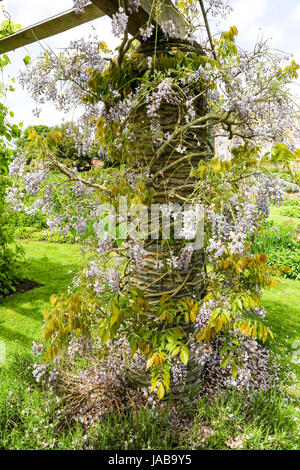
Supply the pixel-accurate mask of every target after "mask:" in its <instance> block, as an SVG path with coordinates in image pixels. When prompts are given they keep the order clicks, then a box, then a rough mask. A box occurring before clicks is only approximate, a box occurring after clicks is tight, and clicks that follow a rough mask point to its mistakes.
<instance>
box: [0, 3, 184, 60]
mask: <svg viewBox="0 0 300 470" xmlns="http://www.w3.org/2000/svg"><path fill="white" fill-rule="evenodd" d="M124 3H125V5H126V4H127V3H128V0H125V2H124ZM151 7H152V1H151V0H141V5H140V7H139V9H138V11H137V12H136V11H135V12H133V13H132V14H131V15H130V16H129V19H128V31H129V33H130V34H131V35H132V36H135V35H136V34H137V33H138V30H139V28H141V27H143V26H145V25H146V24H147V22H148V21H149V17H151ZM118 9H119V1H118V0H91V2H90V3H89V4H88V5H87V6H86V7H85V9H84V13H80V14H75V11H74V9H71V10H67V11H65V12H62V13H60V14H58V15H56V16H53V17H51V18H47V19H45V20H43V21H41V22H39V23H36V24H34V25H32V26H29V27H27V28H24V29H21V30H20V31H18V32H16V33H14V34H11V35H9V36H7V37H5V38H3V39H1V40H0V54H3V53H6V52H9V51H12V50H14V49H18V48H19V47H22V46H26V45H28V44H32V43H34V42H37V41H40V40H42V39H46V38H48V37H51V36H54V35H55V34H59V33H63V32H64V31H67V30H69V29H72V28H75V27H76V26H79V25H81V24H84V23H87V22H89V21H92V20H95V19H97V18H101V17H102V16H109V17H112V16H113V15H114V14H115V13H116V12H117V11H118ZM168 20H171V21H172V22H173V24H174V25H175V35H176V36H177V37H178V38H184V37H185V36H186V31H187V24H186V22H185V20H184V18H183V17H182V16H181V14H180V13H179V12H178V10H177V9H176V7H175V6H174V4H173V3H172V1H171V0H163V2H162V9H161V13H160V15H159V19H157V26H158V27H160V26H161V24H162V23H163V22H165V21H168ZM151 23H152V24H154V25H155V24H156V20H155V18H153V19H151Z"/></svg>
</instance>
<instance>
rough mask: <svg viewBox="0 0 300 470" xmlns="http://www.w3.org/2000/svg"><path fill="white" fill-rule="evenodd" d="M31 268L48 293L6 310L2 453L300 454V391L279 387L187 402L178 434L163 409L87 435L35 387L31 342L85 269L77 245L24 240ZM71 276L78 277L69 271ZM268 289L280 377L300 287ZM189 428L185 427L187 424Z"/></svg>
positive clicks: (11, 303)
mask: <svg viewBox="0 0 300 470" xmlns="http://www.w3.org/2000/svg"><path fill="white" fill-rule="evenodd" d="M22 245H23V247H24V249H25V251H26V255H27V257H28V258H29V259H31V262H30V263H29V264H28V266H27V268H26V269H27V273H28V275H27V276H26V277H27V278H29V279H30V280H33V281H36V282H39V283H40V284H42V287H39V288H37V289H35V290H33V291H30V292H27V293H25V294H18V295H15V296H13V297H10V298H8V299H6V300H5V302H3V303H2V304H1V305H0V340H2V341H5V344H6V346H7V359H8V362H7V364H6V366H5V367H2V369H1V370H0V381H1V386H0V449H26V450H27V449H49V448H52V449H82V448H93V449H127V450H131V449H218V450H219V449H234V448H243V449H297V448H299V447H300V446H299V417H300V413H299V408H298V406H299V405H297V404H298V401H297V400H298V399H299V388H298V385H297V382H296V380H295V381H294V382H287V383H286V384H284V383H281V384H280V387H279V385H277V386H275V387H274V388H273V389H272V390H270V391H264V392H260V393H252V392H249V393H246V392H245V393H241V392H237V391H230V390H228V391H226V392H224V393H223V394H222V395H221V396H219V397H217V398H214V399H212V397H203V398H201V399H198V400H197V401H196V402H195V401H193V400H192V398H191V397H186V399H185V401H183V403H179V404H178V405H177V418H178V420H179V422H182V423H183V424H182V426H181V429H180V431H179V430H178V429H176V428H175V427H174V426H173V425H172V421H171V419H172V414H171V410H170V408H168V406H166V407H165V409H163V410H161V409H154V410H140V411H137V412H132V411H128V412H127V413H126V414H125V415H123V416H121V417H120V416H119V415H118V414H117V413H114V414H111V415H110V416H109V417H108V419H106V420H105V421H104V422H103V423H101V424H98V425H97V426H96V427H95V428H94V429H91V430H90V431H89V432H86V431H84V429H83V428H82V427H81V426H80V425H79V424H76V423H74V422H72V421H68V420H67V419H66V416H65V412H64V405H63V399H62V401H60V400H58V397H57V396H56V394H55V393H54V392H52V391H51V389H49V387H47V388H46V389H44V388H43V384H36V382H35V379H34V377H33V376H32V371H31V369H30V364H31V363H32V361H33V357H32V356H31V355H30V347H31V342H32V340H35V341H41V340H42V339H43V331H42V327H43V312H44V310H45V309H47V307H49V297H50V296H51V295H52V294H54V293H60V292H62V291H65V290H66V289H67V286H68V284H69V283H70V281H71V279H72V277H73V275H74V272H76V271H77V270H78V268H79V266H80V263H81V259H80V247H79V246H78V245H65V244H64V245H59V244H53V243H41V242H32V241H30V242H23V243H22ZM70 270H72V271H73V273H70V272H69V271H70ZM282 282H283V283H282V285H279V286H278V288H277V289H272V290H268V291H265V293H264V297H263V303H264V305H265V307H266V309H267V317H266V322H267V323H268V325H269V326H270V327H271V328H272V330H273V331H274V333H275V341H274V342H273V343H269V347H270V349H271V350H272V352H273V356H275V355H279V356H280V360H281V363H282V376H281V377H280V381H281V380H282V381H283V380H284V376H285V372H286V371H287V370H289V369H291V370H292V371H293V372H294V373H295V376H296V377H298V379H299V365H297V364H295V363H293V362H292V359H293V358H294V357H297V354H296V356H295V353H297V351H296V350H295V349H294V344H295V341H296V340H298V339H299V331H300V328H299V326H300V324H299V321H300V320H299V317H300V291H299V287H300V281H294V280H283V281H282ZM185 423H186V424H185Z"/></svg>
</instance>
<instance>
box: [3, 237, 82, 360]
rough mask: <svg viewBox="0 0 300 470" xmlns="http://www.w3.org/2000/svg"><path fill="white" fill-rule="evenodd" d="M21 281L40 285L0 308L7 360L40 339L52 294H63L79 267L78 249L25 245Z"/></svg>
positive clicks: (39, 243) (47, 245) (39, 244)
mask: <svg viewBox="0 0 300 470" xmlns="http://www.w3.org/2000/svg"><path fill="white" fill-rule="evenodd" d="M20 245H21V246H22V247H23V248H24V250H25V255H26V259H27V262H26V265H25V268H24V275H25V278H26V279H28V280H30V281H35V282H37V283H39V284H41V287H38V288H36V289H34V290H31V291H28V292H26V293H24V294H16V295H12V296H10V297H8V298H6V299H5V301H4V302H2V303H1V304H0V341H3V342H4V343H5V346H6V356H7V359H9V357H11V355H12V354H13V353H15V352H21V351H27V350H28V348H29V347H30V345H31V343H32V341H33V340H35V341H41V340H42V339H43V312H44V311H45V310H46V309H47V308H48V307H49V305H50V304H49V298H50V296H51V295H52V294H55V293H57V294H58V293H60V292H65V291H66V289H67V287H68V285H69V283H70V281H71V279H72V277H73V276H74V273H71V272H70V271H73V272H77V271H78V268H79V266H80V247H79V245H66V244H64V245H60V244H57V243H45V242H44V243H43V242H33V241H25V242H20Z"/></svg>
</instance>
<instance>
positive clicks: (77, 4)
mask: <svg viewBox="0 0 300 470" xmlns="http://www.w3.org/2000/svg"><path fill="white" fill-rule="evenodd" d="M73 3H74V7H73V8H74V11H75V15H80V13H84V7H86V6H87V5H88V4H89V3H90V1H89V0H73Z"/></svg>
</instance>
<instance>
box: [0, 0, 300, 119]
mask: <svg viewBox="0 0 300 470" xmlns="http://www.w3.org/2000/svg"><path fill="white" fill-rule="evenodd" d="M230 3H231V5H232V6H233V8H234V12H233V13H232V14H231V15H230V17H229V18H228V19H227V20H226V22H225V24H224V26H232V25H235V26H237V28H238V30H239V39H238V43H239V45H240V46H242V47H243V48H246V49H251V47H253V45H254V44H255V42H256V40H257V38H258V36H263V37H264V39H270V44H271V45H272V47H274V48H277V49H280V50H283V51H285V52H288V53H292V54H293V55H294V57H293V58H294V59H295V60H296V62H298V63H300V0H284V1H283V0H230ZM1 5H4V6H5V9H6V10H7V11H8V12H9V13H10V14H11V18H12V21H14V22H15V23H20V24H21V25H22V27H26V26H30V25H32V24H34V23H36V22H38V21H40V20H43V19H45V18H48V17H50V16H53V15H55V14H57V13H60V12H62V11H65V10H68V9H69V8H72V6H73V0H51V2H45V1H41V0H5V1H4V2H3V3H2V2H1ZM95 32H96V33H97V34H98V36H99V38H100V39H102V40H104V41H105V42H106V43H107V44H108V45H109V46H111V47H114V46H116V45H117V39H116V38H114V37H113V35H112V34H111V21H110V19H109V18H107V17H102V18H99V19H97V20H94V21H92V22H90V23H86V24H85V25H81V26H78V27H76V28H74V29H72V30H69V31H67V32H65V33H62V34H57V35H56V36H53V37H51V38H49V39H47V40H44V41H43V42H42V44H43V45H44V47H47V46H51V48H59V47H62V46H63V45H65V44H67V43H68V42H69V41H70V40H72V39H76V38H81V37H83V36H88V35H89V34H90V33H95ZM41 51H42V47H41V45H39V44H31V45H29V46H26V48H25V47H23V48H21V49H18V50H16V51H14V52H10V53H9V54H8V55H9V57H10V60H11V62H12V64H11V65H9V66H7V67H6V68H5V74H9V75H10V76H12V77H16V76H17V74H18V71H19V70H21V69H23V68H24V67H25V65H24V63H23V58H24V57H25V55H30V56H31V57H32V59H34V58H35V57H37V56H38V55H39V53H40V52H41ZM299 85H300V80H298V82H297V85H296V86H295V87H294V90H295V92H296V93H297V94H298V95H300V91H299V90H300V86H299ZM298 89H299V90H298ZM6 104H7V105H8V106H9V108H10V109H12V111H14V113H15V120H16V121H17V122H23V123H24V127H27V126H29V125H33V124H47V125H49V126H51V125H55V124H59V123H60V122H61V121H62V119H63V118H65V120H68V119H71V118H72V116H64V115H63V114H62V113H61V112H58V111H56V110H55V108H54V105H52V104H47V105H44V107H43V111H42V113H41V115H40V117H39V118H36V117H34V116H33V114H32V109H33V108H34V102H33V100H32V99H31V98H30V97H29V96H28V95H27V93H26V91H24V90H22V88H21V87H20V86H19V85H16V91H15V92H14V93H9V95H8V97H7V100H6Z"/></svg>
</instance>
